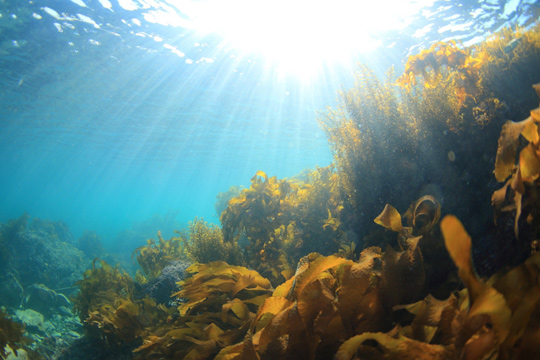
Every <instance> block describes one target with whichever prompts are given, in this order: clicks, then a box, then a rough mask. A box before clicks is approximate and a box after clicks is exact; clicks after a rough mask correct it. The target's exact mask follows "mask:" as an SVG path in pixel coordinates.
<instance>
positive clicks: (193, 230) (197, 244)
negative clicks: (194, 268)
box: [184, 218, 244, 265]
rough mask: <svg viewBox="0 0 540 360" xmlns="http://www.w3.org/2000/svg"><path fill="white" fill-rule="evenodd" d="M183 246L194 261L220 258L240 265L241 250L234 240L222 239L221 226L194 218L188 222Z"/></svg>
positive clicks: (241, 258) (242, 260) (209, 260)
mask: <svg viewBox="0 0 540 360" xmlns="http://www.w3.org/2000/svg"><path fill="white" fill-rule="evenodd" d="M184 246H185V249H186V252H187V254H188V256H189V258H190V259H191V260H192V261H194V262H200V263H210V262H212V261H218V260H222V261H225V262H227V263H228V264H231V265H242V264H243V263H244V258H243V254H242V250H241V249H240V246H239V245H238V243H237V242H236V241H227V242H225V241H223V233H222V231H221V228H219V227H218V226H216V225H213V224H208V223H207V222H205V221H204V220H203V219H198V218H195V220H193V221H191V222H190V223H189V224H188V231H187V239H186V240H185V242H184Z"/></svg>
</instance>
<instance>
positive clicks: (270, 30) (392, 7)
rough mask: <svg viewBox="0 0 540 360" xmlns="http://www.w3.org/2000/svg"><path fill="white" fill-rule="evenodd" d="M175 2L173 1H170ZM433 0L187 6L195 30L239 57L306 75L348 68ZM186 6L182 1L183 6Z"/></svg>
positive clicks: (257, 0)
mask: <svg viewBox="0 0 540 360" xmlns="http://www.w3.org/2000/svg"><path fill="white" fill-rule="evenodd" d="M171 2H173V1H171ZM431 3H433V0H418V1H406V0H379V1H369V2H367V1H359V0H326V1H322V0H272V1H268V0H229V1H224V0H203V1H200V2H195V3H191V5H193V6H190V9H189V14H187V15H188V16H189V17H190V19H191V22H192V27H193V29H194V30H195V31H198V32H201V33H203V34H217V35H219V36H221V37H222V38H223V40H224V42H225V45H226V46H228V47H230V48H234V49H236V50H237V51H239V52H240V53H241V54H249V53H258V54H260V55H262V56H263V57H264V59H265V61H268V63H269V64H272V65H273V66H277V67H278V68H279V69H280V70H282V71H284V72H291V73H294V74H297V75H300V76H302V75H305V76H309V75H310V74H313V73H314V72H317V71H318V70H319V69H320V68H321V67H322V66H325V65H330V66H332V65H334V64H348V63H349V62H350V61H351V58H353V57H354V56H355V55H359V54H367V53H369V52H370V51H372V50H373V49H375V48H377V47H378V46H380V45H381V42H380V38H379V37H378V35H379V34H380V32H381V31H388V30H395V29H399V28H402V27H404V26H405V25H407V23H406V22H405V21H406V20H405V21H404V20H402V19H408V18H409V17H410V15H412V14H414V13H416V12H418V11H419V10H420V8H421V7H423V6H426V5H428V4H431ZM184 4H185V2H184Z"/></svg>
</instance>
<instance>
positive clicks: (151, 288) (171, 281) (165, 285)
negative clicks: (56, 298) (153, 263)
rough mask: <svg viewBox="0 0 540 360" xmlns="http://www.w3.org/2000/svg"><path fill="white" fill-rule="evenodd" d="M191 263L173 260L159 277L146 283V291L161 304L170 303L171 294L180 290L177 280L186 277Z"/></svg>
mask: <svg viewBox="0 0 540 360" xmlns="http://www.w3.org/2000/svg"><path fill="white" fill-rule="evenodd" d="M190 265H191V263H189V262H187V261H181V260H177V261H173V262H171V263H170V264H169V265H167V266H165V267H164V268H163V270H162V271H161V274H160V275H159V276H158V277H157V278H155V279H153V280H151V281H150V282H149V283H148V284H146V285H145V287H144V290H145V293H146V294H147V295H149V296H150V297H153V298H154V299H156V302H157V303H159V304H168V303H169V302H170V301H171V300H172V298H171V295H172V294H173V293H175V292H177V291H178V290H179V288H178V284H177V282H179V281H181V280H183V279H184V278H185V277H186V269H187V268H188V267H189V266H190Z"/></svg>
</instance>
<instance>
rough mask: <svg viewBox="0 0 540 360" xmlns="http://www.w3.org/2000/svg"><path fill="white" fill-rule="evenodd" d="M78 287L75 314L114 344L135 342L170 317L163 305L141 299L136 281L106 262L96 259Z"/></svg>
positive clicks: (97, 334) (93, 331)
mask: <svg viewBox="0 0 540 360" xmlns="http://www.w3.org/2000/svg"><path fill="white" fill-rule="evenodd" d="M98 264H99V265H98ZM77 285H78V286H79V289H80V293H79V294H78V295H77V296H76V297H75V298H74V299H73V303H74V306H73V307H74V309H75V311H76V312H77V313H78V314H79V317H80V319H81V321H82V322H83V323H84V324H85V325H86V328H87V330H88V331H89V333H90V334H91V335H92V336H95V337H98V338H102V339H103V340H105V341H106V342H107V343H109V344H112V345H115V344H120V343H132V342H135V341H136V340H138V339H140V338H141V337H143V336H144V335H145V334H146V332H147V331H148V330H149V329H151V328H153V327H154V326H157V325H158V324H159V323H161V322H163V321H165V320H166V318H167V316H168V315H169V310H168V309H167V308H165V307H164V306H163V305H157V304H156V302H155V301H154V300H152V299H150V298H142V299H141V297H142V294H138V293H137V290H136V289H137V288H136V286H135V282H134V281H133V279H132V278H131V277H130V276H129V275H128V274H127V273H126V272H124V271H122V270H120V269H119V268H118V266H116V267H114V268H113V267H112V266H110V265H109V264H108V263H107V262H106V261H104V260H100V259H95V260H94V262H93V263H92V269H89V270H87V271H85V273H84V275H83V279H82V280H80V281H78V282H77Z"/></svg>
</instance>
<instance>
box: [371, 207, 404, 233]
mask: <svg viewBox="0 0 540 360" xmlns="http://www.w3.org/2000/svg"><path fill="white" fill-rule="evenodd" d="M373 221H375V223H376V224H379V225H381V226H384V227H385V228H387V229H389V230H392V231H395V232H399V233H401V232H403V224H402V223H401V215H400V214H399V212H398V211H397V210H396V208H394V207H393V206H392V205H390V204H386V206H385V207H384V210H383V211H382V213H381V214H380V215H379V216H377V217H376V218H375V220H373Z"/></svg>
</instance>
